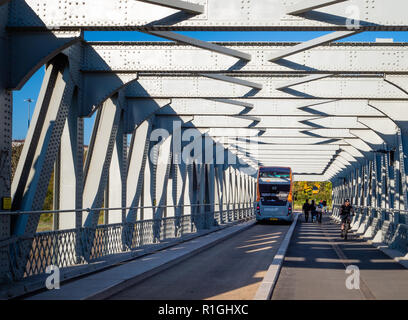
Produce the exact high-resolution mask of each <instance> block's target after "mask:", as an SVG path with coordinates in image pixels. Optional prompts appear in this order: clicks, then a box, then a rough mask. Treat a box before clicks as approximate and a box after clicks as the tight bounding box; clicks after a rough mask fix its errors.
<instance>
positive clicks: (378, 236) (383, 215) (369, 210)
mask: <svg viewBox="0 0 408 320" xmlns="http://www.w3.org/2000/svg"><path fill="white" fill-rule="evenodd" d="M340 206H341V204H333V212H332V215H333V217H334V218H335V219H337V220H340V214H339V211H340V210H339V209H340ZM353 207H354V209H355V213H356V215H355V216H354V217H353V219H352V222H351V226H352V230H354V231H357V232H358V233H359V234H361V235H363V236H364V237H365V238H367V239H372V240H373V241H374V242H376V243H383V244H386V245H387V246H388V247H389V248H391V249H397V250H399V251H401V252H402V253H403V254H406V253H408V224H407V221H408V219H407V217H408V211H407V210H399V209H392V208H381V207H369V206H357V205H353Z"/></svg>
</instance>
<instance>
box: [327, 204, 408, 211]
mask: <svg viewBox="0 0 408 320" xmlns="http://www.w3.org/2000/svg"><path fill="white" fill-rule="evenodd" d="M341 205H343V204H342V203H341V204H338V203H333V207H340V206H341ZM353 207H354V208H359V209H374V210H378V211H390V212H403V213H408V210H401V209H393V208H381V207H371V206H359V205H353Z"/></svg>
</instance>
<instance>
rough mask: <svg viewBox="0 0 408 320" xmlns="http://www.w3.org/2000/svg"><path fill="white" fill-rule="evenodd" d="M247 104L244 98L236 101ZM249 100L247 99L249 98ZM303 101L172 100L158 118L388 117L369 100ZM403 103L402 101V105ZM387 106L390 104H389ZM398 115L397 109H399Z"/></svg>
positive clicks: (159, 112)
mask: <svg viewBox="0 0 408 320" xmlns="http://www.w3.org/2000/svg"><path fill="white" fill-rule="evenodd" d="M233 101H237V102H238V103H239V102H243V103H245V99H233ZM246 101H248V99H246ZM326 101H327V100H324V99H323V100H318V99H316V100H314V99H312V100H306V101H305V100H300V99H285V100H282V99H251V100H250V102H251V108H248V107H245V106H240V105H238V104H237V105H233V104H226V103H222V102H219V101H214V100H210V99H172V100H171V103H170V104H169V105H167V106H165V107H164V108H162V109H161V110H160V111H158V112H157V114H159V115H166V114H169V115H173V114H179V115H237V114H239V115H248V116H280V115H282V116H310V115H315V116H316V117H317V116H361V117H385V116H386V115H385V114H384V113H382V112H380V111H379V110H377V109H376V108H374V107H372V106H370V105H368V101H367V100H334V101H332V100H331V101H329V102H326ZM403 104H404V102H400V105H401V106H403ZM386 105H388V104H386ZM396 112H397V110H396Z"/></svg>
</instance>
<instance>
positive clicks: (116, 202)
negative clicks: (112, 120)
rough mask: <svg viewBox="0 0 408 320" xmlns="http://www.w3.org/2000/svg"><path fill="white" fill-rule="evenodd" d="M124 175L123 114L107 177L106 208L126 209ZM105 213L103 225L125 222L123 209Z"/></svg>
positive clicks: (125, 164)
mask: <svg viewBox="0 0 408 320" xmlns="http://www.w3.org/2000/svg"><path fill="white" fill-rule="evenodd" d="M126 173H127V135H126V134H125V132H124V118H123V113H121V118H120V121H119V124H118V129H117V134H116V139H115V143H114V146H113V152H112V159H111V164H110V168H109V175H108V183H107V192H106V195H107V199H106V200H107V201H105V203H106V206H107V207H108V208H124V207H126ZM105 213H106V214H105V217H106V219H105V224H117V223H124V222H125V221H126V210H125V209H122V210H110V211H108V212H105Z"/></svg>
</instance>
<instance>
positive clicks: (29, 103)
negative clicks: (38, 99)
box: [24, 98, 34, 128]
mask: <svg viewBox="0 0 408 320" xmlns="http://www.w3.org/2000/svg"><path fill="white" fill-rule="evenodd" d="M24 101H25V102H28V118H27V128H30V106H31V102H34V100H33V99H31V98H27V99H25V100H24Z"/></svg>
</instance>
